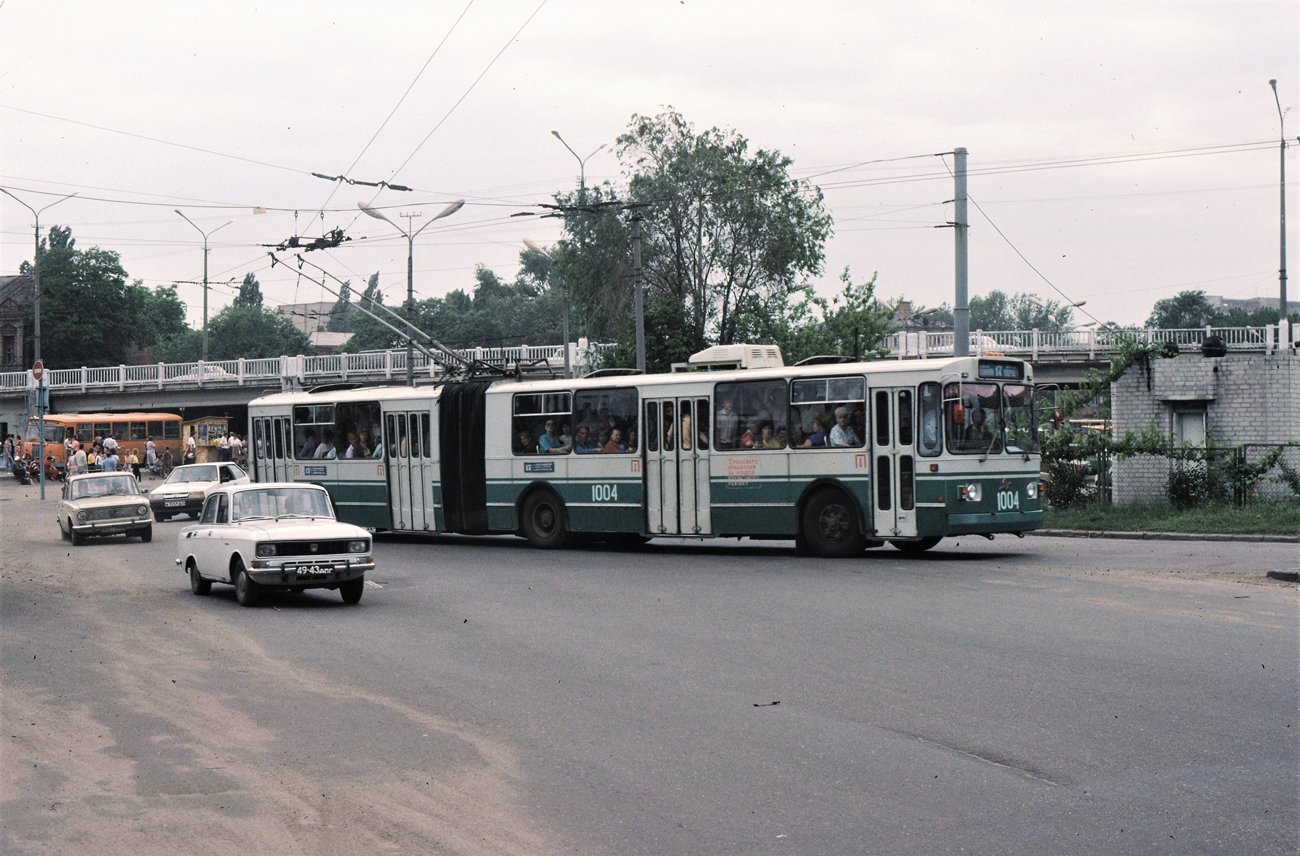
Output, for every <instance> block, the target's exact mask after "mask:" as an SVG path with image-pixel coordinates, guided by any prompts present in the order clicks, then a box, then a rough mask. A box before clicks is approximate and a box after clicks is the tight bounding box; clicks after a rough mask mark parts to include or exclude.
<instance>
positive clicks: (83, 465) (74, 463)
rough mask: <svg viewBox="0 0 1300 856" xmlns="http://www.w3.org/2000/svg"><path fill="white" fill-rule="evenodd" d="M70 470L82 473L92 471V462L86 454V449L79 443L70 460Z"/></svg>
mask: <svg viewBox="0 0 1300 856" xmlns="http://www.w3.org/2000/svg"><path fill="white" fill-rule="evenodd" d="M68 471H69V472H71V473H76V474H77V475H80V474H81V473H85V472H89V471H90V462H89V459H88V457H87V455H86V450H85V449H83V448H82V447H81V444H80V443H78V444H77V449H76V451H74V452H73V453H72V460H70V461H69V462H68Z"/></svg>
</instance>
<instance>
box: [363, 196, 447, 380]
mask: <svg viewBox="0 0 1300 856" xmlns="http://www.w3.org/2000/svg"><path fill="white" fill-rule="evenodd" d="M464 206H465V200H464V199H457V200H456V201H455V202H453V203H451V204H450V205H448V206H447V207H446V208H444V209H442V210H441V211H439V212H438V213H437V214H434V215H433V217H432V218H431V219H430V220H429V222H428V223H425V224H424V225H423V226H421V227H420V228H418V229H416V230H415V231H414V232H412V231H410V229H409V228H408V229H403V228H402V227H401V226H399V225H397V223H395V222H394V221H393V220H391V219H389V217H388V215H387V214H385V213H384V212H383V211H380V210H379V209H378V208H371V207H370V206H369V205H367V204H366V203H364V202H358V203H357V207H358V208H360V209H361V210H362V211H364V212H365V213H367V214H369V215H370V216H371V217H374V218H375V219H376V220H383V221H384V222H385V223H388V224H390V225H392V226H393V228H395V229H396V230H397V231H399V232H401V233H402V237H404V238H406V316H407V320H408V321H413V319H414V317H415V239H416V238H417V237H418V236H419V234H420V233H421V232H423V231H424V230H425V229H427V228H429V227H430V226H432V225H433V224H434V221H436V220H441V219H442V218H443V217H449V216H451V215H452V214H455V213H456V212H457V211H459V210H460V209H461V208H463V207H464ZM411 216H412V217H414V216H416V215H414V214H412V215H411ZM406 385H407V386H415V344H414V340H413V339H412V338H411V337H410V336H409V335H408V336H407V337H406Z"/></svg>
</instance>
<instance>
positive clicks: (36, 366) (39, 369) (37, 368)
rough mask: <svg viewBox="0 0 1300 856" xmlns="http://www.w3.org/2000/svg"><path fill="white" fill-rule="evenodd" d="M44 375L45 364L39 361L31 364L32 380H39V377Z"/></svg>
mask: <svg viewBox="0 0 1300 856" xmlns="http://www.w3.org/2000/svg"><path fill="white" fill-rule="evenodd" d="M44 375H45V363H43V362H41V361H40V360H37V361H36V362H34V363H32V378H33V379H35V380H40V379H41V377H43V376H44Z"/></svg>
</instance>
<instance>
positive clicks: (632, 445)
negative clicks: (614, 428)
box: [627, 428, 636, 452]
mask: <svg viewBox="0 0 1300 856" xmlns="http://www.w3.org/2000/svg"><path fill="white" fill-rule="evenodd" d="M627 451H629V452H635V451H636V429H635V428H629V429H627Z"/></svg>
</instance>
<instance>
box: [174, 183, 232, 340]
mask: <svg viewBox="0 0 1300 856" xmlns="http://www.w3.org/2000/svg"><path fill="white" fill-rule="evenodd" d="M172 210H173V211H175V212H176V213H177V214H180V215H181V219H182V220H184V221H185V222H186V223H189V224H190V225H191V226H193V227H194V228H195V230H197V231H198V233H199V234H200V235H202V236H203V362H205V363H206V362H207V361H208V236H210V235H214V234H216V233H217V232H220V231H221V230H222V229H224V228H226V227H227V226H229V225H230V224H231V223H233V222H235V221H234V220H227V221H226V222H224V223H222V224H221V225H220V226H218V227H217V228H215V229H210V230H208V231H207V232H204V231H203V230H202V229H200V228H199V227H198V224H197V223H195V222H194V221H193V220H191V219H190V218H189V217H186V216H185V213H184V212H183V211H181V209H179V208H173V209H172Z"/></svg>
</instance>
